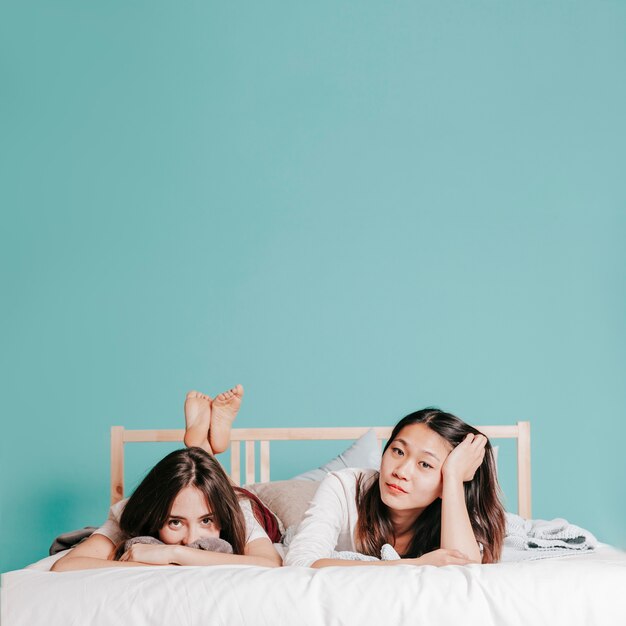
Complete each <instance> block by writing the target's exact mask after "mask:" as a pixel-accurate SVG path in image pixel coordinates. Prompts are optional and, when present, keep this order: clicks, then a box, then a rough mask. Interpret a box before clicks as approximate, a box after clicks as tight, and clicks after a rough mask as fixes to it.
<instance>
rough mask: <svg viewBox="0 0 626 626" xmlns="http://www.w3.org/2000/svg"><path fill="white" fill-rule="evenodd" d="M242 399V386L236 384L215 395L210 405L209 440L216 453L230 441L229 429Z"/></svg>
mask: <svg viewBox="0 0 626 626" xmlns="http://www.w3.org/2000/svg"><path fill="white" fill-rule="evenodd" d="M242 400H243V386H242V385H237V386H236V387H233V388H232V389H230V390H229V391H225V392H224V393H220V394H219V395H218V396H215V399H214V400H213V405H212V407H211V408H212V414H211V429H210V430H209V442H210V444H211V447H212V448H213V450H214V451H215V453H216V454H217V453H218V452H224V450H226V448H227V447H228V444H229V443H230V429H231V428H232V426H233V421H234V420H235V417H236V416H237V412H238V411H239V407H240V406H241V401H242Z"/></svg>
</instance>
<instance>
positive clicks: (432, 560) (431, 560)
mask: <svg viewBox="0 0 626 626" xmlns="http://www.w3.org/2000/svg"><path fill="white" fill-rule="evenodd" d="M393 562H394V563H397V564H398V565H404V564H408V565H434V566H435V567H443V566H444V565H468V564H469V563H475V561H472V560H471V559H469V558H468V557H467V556H466V555H465V554H463V553H462V552H459V551H458V550H445V549H444V548H440V549H439V550H433V551H432V552H427V553H426V554H422V556H420V557H419V558H417V559H402V560H401V561H393Z"/></svg>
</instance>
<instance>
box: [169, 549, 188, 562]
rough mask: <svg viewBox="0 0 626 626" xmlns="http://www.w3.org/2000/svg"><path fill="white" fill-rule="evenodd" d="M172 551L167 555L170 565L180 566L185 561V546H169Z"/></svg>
mask: <svg viewBox="0 0 626 626" xmlns="http://www.w3.org/2000/svg"><path fill="white" fill-rule="evenodd" d="M169 547H170V550H169V552H168V555H167V559H168V565H180V564H181V562H182V560H183V555H184V551H185V546H179V545H175V546H169Z"/></svg>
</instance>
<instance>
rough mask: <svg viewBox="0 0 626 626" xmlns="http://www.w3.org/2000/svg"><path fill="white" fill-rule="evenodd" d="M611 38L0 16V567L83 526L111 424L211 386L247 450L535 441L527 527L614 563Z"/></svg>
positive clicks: (615, 183)
mask: <svg viewBox="0 0 626 626" xmlns="http://www.w3.org/2000/svg"><path fill="white" fill-rule="evenodd" d="M625 27H626V4H624V3H623V2H608V1H598V2H596V1H594V2H581V1H572V0H568V1H554V2H539V1H529V2H523V3H520V2H509V1H500V2H495V1H494V2H487V1H476V2H471V3H468V2H451V1H444V2H413V1H412V2H408V1H398V2H393V3H389V2H370V1H365V0H359V2H337V1H332V2H331V1H323V0H320V1H317V2H312V3H294V2H287V1H282V2H279V1H266V2H248V1H241V2H209V1H205V2H194V1H189V2H182V3H181V2H176V3H174V2H171V3H170V2H164V1H161V0H158V1H156V0H151V1H150V2H147V1H146V2H140V1H134V2H119V1H111V2H104V3H103V2H100V3H96V2H84V1H82V0H81V1H74V2H71V1H68V0H59V1H58V2H54V3H48V2H43V1H30V2H17V1H15V0H13V1H5V2H3V3H2V5H0V68H1V75H2V76H1V88H0V89H1V106H2V115H1V124H2V128H1V129H0V130H1V140H0V143H1V153H0V159H1V162H0V177H1V178H0V194H1V195H0V202H1V205H2V229H1V230H2V233H1V235H0V237H1V240H0V244H1V250H2V252H1V254H2V260H1V261H2V262H1V270H0V271H1V272H2V296H3V298H2V300H3V304H2V316H3V323H2V350H1V352H2V386H3V389H2V393H1V399H0V402H1V409H0V411H1V414H2V439H1V446H2V450H1V459H2V460H1V464H2V467H1V476H0V489H1V505H2V509H1V511H0V516H1V517H0V521H1V531H2V532H1V533H0V546H1V547H0V558H1V563H0V568H1V569H2V571H6V570H8V569H13V568H17V567H21V566H24V565H26V564H27V563H29V562H32V561H34V560H36V559H38V558H40V557H42V556H44V555H45V554H46V552H47V548H48V546H49V544H50V542H51V541H52V539H53V538H54V536H55V535H57V534H58V533H60V532H63V531H66V530H69V529H72V528H76V527H82V526H84V525H89V524H98V523H99V522H100V521H101V520H103V519H104V517H105V515H106V510H107V502H108V471H109V457H108V445H109V440H108V436H109V434H108V433H109V427H110V426H111V425H112V424H124V425H126V426H127V427H134V428H146V427H178V426H180V424H181V423H182V413H181V409H182V400H183V397H184V393H185V391H186V390H187V389H190V388H199V389H202V390H205V391H207V392H209V393H216V392H217V391H219V390H221V389H223V388H225V387H228V386H231V385H233V384H235V383H236V382H242V383H244V385H245V386H246V399H245V402H244V406H243V409H242V411H241V414H240V417H239V419H238V424H239V425H240V426H286V425H339V424H341V425H367V424H372V425H374V424H376V425H380V424H393V423H394V422H395V421H397V420H398V419H399V418H400V417H402V416H403V415H404V414H405V413H407V412H409V411H411V410H414V409H416V408H421V407H423V406H425V405H432V404H434V405H438V406H441V407H443V408H446V409H448V410H451V411H453V412H455V413H457V414H458V415H460V416H461V417H463V418H464V419H466V420H467V421H470V422H473V423H477V424H489V423H491V424H493V423H499V422H513V421H516V420H518V419H529V420H531V421H532V429H533V430H532V436H533V449H532V460H533V505H534V509H533V514H534V516H535V517H538V518H548V519H550V518H553V517H557V516H558V517H565V518H567V519H569V520H570V521H572V522H575V523H577V524H579V525H582V526H584V527H587V528H589V529H590V530H592V531H593V532H594V533H595V534H596V535H597V536H598V537H599V538H600V539H601V540H604V541H606V542H610V543H613V544H616V545H620V546H622V547H626V498H625V497H624V495H625V493H624V487H623V485H624V478H626V471H625V470H626V461H625V455H624V453H623V449H624V439H625V437H626V427H625V425H624V424H625V422H626V394H625V389H624V381H625V380H626V356H625V355H626V330H625V323H624V322H625V320H626V293H625V291H626V289H625V280H624V279H625V276H626V273H625V269H626V246H625V245H624V244H625V235H626V193H625V191H626V189H625V186H626V184H625V181H626V177H624V162H625V161H624V158H625V156H626V155H625V146H626V116H625V115H624V111H626V85H625V81H624V64H625V62H626V39H625V38H624V32H625ZM340 447H341V446H340ZM162 452H163V450H160V449H159V450H158V451H157V452H154V451H152V452H148V451H146V450H143V449H141V450H137V451H133V454H132V455H131V460H130V461H129V470H128V471H129V474H128V476H129V478H128V479H129V484H131V485H132V484H133V482H134V481H135V480H136V478H137V476H138V475H139V474H140V473H141V472H142V471H144V470H145V469H147V468H148V467H149V466H150V464H151V463H152V462H153V460H156V458H158V457H159V456H161V454H162ZM330 452H331V450H330V448H328V450H327V449H324V450H323V451H322V452H320V453H319V455H318V453H317V452H316V453H312V452H311V451H309V452H308V453H305V452H303V451H300V452H298V453H297V454H295V453H291V454H290V453H289V452H288V451H287V450H284V451H282V448H281V459H282V460H280V462H279V465H278V466H277V472H276V474H275V477H277V478H278V477H283V478H284V477H287V476H289V475H290V474H291V473H294V472H296V471H301V470H304V469H308V468H309V467H310V466H312V465H317V461H324V460H326V458H325V457H327V456H328V454H329V453H330ZM283 454H284V455H285V456H284V458H282V457H283ZM150 455H153V456H150ZM307 455H308V456H307ZM316 455H317V456H316ZM321 457H324V458H321ZM503 471H504V476H503V482H504V483H505V485H504V486H505V491H506V492H507V501H508V502H509V503H511V502H513V503H514V497H513V496H512V495H511V488H512V487H511V485H512V480H511V478H510V476H509V474H508V473H507V472H508V470H503ZM512 508H514V506H512Z"/></svg>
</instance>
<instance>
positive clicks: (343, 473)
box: [314, 467, 378, 502]
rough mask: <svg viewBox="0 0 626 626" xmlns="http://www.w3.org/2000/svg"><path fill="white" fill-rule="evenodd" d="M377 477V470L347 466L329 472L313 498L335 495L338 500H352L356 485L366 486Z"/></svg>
mask: <svg viewBox="0 0 626 626" xmlns="http://www.w3.org/2000/svg"><path fill="white" fill-rule="evenodd" d="M377 478H378V471H377V470H373V469H359V468H353V467H349V468H346V469H342V470H337V471H335V472H329V474H328V475H327V476H326V478H324V480H323V481H322V483H321V485H320V486H319V489H318V490H317V492H316V494H315V498H314V500H318V501H319V500H320V499H327V498H328V497H332V495H331V494H334V495H336V496H337V497H338V498H339V499H340V500H342V501H346V502H352V501H353V500H354V498H355V496H356V491H357V485H360V486H361V488H363V487H367V486H369V485H370V484H371V482H372V481H373V480H376V479H377Z"/></svg>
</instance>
